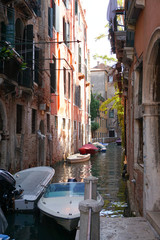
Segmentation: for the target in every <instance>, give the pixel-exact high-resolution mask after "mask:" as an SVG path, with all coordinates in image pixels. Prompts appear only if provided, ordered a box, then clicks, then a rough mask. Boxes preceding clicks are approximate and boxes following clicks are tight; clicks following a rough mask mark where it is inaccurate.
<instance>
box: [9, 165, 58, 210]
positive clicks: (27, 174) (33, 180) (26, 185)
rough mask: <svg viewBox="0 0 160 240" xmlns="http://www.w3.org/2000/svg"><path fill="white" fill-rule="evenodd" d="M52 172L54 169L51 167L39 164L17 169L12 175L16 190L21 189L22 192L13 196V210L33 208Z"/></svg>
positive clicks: (51, 176)
mask: <svg viewBox="0 0 160 240" xmlns="http://www.w3.org/2000/svg"><path fill="white" fill-rule="evenodd" d="M54 173H55V170H54V169H53V168H51V167H47V166H39V167H33V168H28V169H25V170H22V171H19V172H17V173H16V174H15V175H13V177H14V179H15V181H16V185H15V188H16V190H17V191H19V189H23V192H22V194H20V195H19V196H17V197H16V198H15V201H14V205H15V210H17V211H19V210H34V209H35V208H36V204H37V202H38V200H39V198H40V197H41V196H42V194H43V192H44V190H45V188H46V187H47V186H48V184H49V183H50V182H51V180H52V178H53V176H54Z"/></svg>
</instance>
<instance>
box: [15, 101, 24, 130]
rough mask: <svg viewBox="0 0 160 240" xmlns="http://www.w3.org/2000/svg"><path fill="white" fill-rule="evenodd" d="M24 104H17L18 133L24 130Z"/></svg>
mask: <svg viewBox="0 0 160 240" xmlns="http://www.w3.org/2000/svg"><path fill="white" fill-rule="evenodd" d="M22 113H23V107H22V105H17V123H16V133H18V134H21V132H22Z"/></svg>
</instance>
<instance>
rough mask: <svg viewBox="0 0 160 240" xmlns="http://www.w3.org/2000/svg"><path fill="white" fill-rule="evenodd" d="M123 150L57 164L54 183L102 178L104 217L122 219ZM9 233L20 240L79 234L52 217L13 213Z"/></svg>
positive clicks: (113, 149)
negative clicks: (77, 161) (82, 160)
mask: <svg viewBox="0 0 160 240" xmlns="http://www.w3.org/2000/svg"><path fill="white" fill-rule="evenodd" d="M121 163H122V148H121V146H117V145H116V144H109V145H108V147H107V151H106V153H98V154H96V155H95V156H92V157H91V159H90V161H87V162H84V163H77V164H68V163H66V162H65V163H63V162H61V163H57V164H55V166H54V168H55V175H54V178H53V181H54V182H67V181H68V179H69V178H76V179H77V181H83V179H84V178H86V177H88V176H90V175H93V176H95V177H97V178H98V186H97V188H98V191H99V193H100V194H101V195H102V196H103V199H104V203H105V204H104V207H103V209H102V211H101V216H104V217H115V216H116V217H121V216H123V213H124V209H125V208H126V206H127V204H126V199H125V186H126V182H125V181H123V179H122V177H121V168H122V166H121V165H122V164H121ZM7 218H8V223H9V227H8V229H7V232H6V233H7V234H8V235H10V236H11V237H12V238H15V239H16V240H22V239H23V240H41V239H43V240H44V239H47V240H54V239H55V240H63V239H65V240H68V239H70V240H72V239H74V238H75V231H74V232H71V233H68V232H67V231H65V230H63V229H62V228H61V227H60V226H59V225H57V224H56V223H54V222H53V220H52V219H50V218H48V217H41V218H40V216H39V213H37V214H34V215H33V214H10V215H9V216H8V217H7Z"/></svg>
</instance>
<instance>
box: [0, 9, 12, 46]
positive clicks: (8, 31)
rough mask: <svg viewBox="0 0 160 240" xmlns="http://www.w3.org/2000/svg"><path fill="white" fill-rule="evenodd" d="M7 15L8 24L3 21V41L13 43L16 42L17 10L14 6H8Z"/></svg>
mask: <svg viewBox="0 0 160 240" xmlns="http://www.w3.org/2000/svg"><path fill="white" fill-rule="evenodd" d="M7 17H8V24H7V25H5V23H4V22H2V25H1V27H2V29H1V32H2V41H7V42H10V43H11V44H14V42H15V24H14V19H15V10H14V8H11V7H8V8H7Z"/></svg>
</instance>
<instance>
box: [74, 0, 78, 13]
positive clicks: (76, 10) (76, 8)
mask: <svg viewBox="0 0 160 240" xmlns="http://www.w3.org/2000/svg"><path fill="white" fill-rule="evenodd" d="M75 15H78V0H75Z"/></svg>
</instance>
